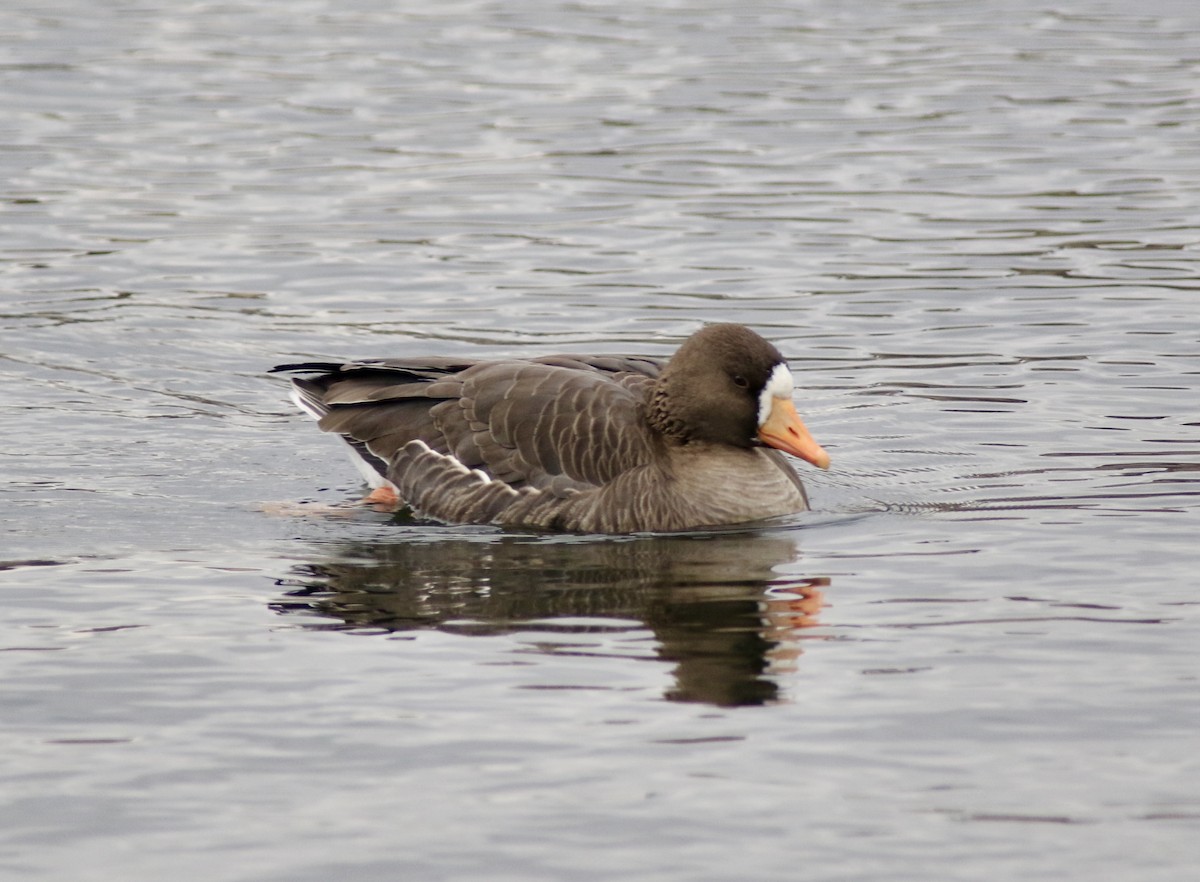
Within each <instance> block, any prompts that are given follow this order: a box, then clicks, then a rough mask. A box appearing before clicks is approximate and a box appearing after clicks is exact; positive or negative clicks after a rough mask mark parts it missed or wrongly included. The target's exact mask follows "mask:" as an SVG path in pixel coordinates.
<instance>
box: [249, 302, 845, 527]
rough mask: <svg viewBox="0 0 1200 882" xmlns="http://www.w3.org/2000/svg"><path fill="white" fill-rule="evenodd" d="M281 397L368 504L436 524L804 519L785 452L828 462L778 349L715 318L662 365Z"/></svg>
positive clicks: (356, 372)
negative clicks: (341, 455) (337, 447)
mask: <svg viewBox="0 0 1200 882" xmlns="http://www.w3.org/2000/svg"><path fill="white" fill-rule="evenodd" d="M272 371H273V372H276V371H279V372H287V373H292V374H304V375H308V376H294V377H293V378H292V400H293V401H294V402H295V403H296V404H297V406H298V407H299V408H300V409H301V410H302V411H304V412H305V413H307V414H308V415H310V416H311V417H313V418H314V419H316V420H317V424H318V426H319V428H321V429H322V430H324V431H326V432H331V433H334V434H337V435H340V436H341V438H342V439H343V440H344V441H345V442H346V443H347V444H348V445H349V447H350V450H351V452H352V453H353V454H354V458H355V460H356V463H357V464H358V465H359V467H360V471H361V472H362V474H363V477H364V478H365V479H366V481H367V483H368V484H369V485H370V486H371V487H372V488H373V492H372V493H371V495H370V496H368V497H367V498H368V500H371V501H376V502H385V503H390V504H392V505H395V506H401V505H406V506H408V507H409V508H411V509H412V510H414V511H415V512H418V513H419V514H421V515H423V516H426V517H430V518H433V519H435V520H438V521H442V522H446V523H460V524H463V523H469V524H496V525H502V526H510V527H528V528H535V529H542V530H554V531H567V532H580V533H614V534H616V533H634V532H678V531H682V530H695V529H700V528H706V527H719V526H726V525H732V524H742V523H747V522H751V521H758V520H763V519H766V518H773V517H779V516H782V515H789V514H794V513H796V512H801V511H805V510H807V509H808V498H807V496H806V495H805V492H804V485H803V484H802V483H801V480H800V476H799V475H798V474H797V473H796V471H795V470H794V469H793V468H792V466H791V464H790V463H789V462H788V460H787V459H786V458H785V457H784V456H783V453H787V454H791V455H792V456H796V457H799V458H800V459H803V460H806V461H807V462H809V463H811V464H812V465H814V466H816V467H818V468H821V469H826V468H828V467H829V455H828V454H827V453H826V452H825V450H824V449H822V448H821V446H820V445H819V444H817V442H816V441H815V440H814V439H813V437H812V435H811V434H809V431H808V429H807V428H806V427H805V425H804V423H803V422H802V421H801V419H800V416H799V414H798V413H797V412H796V408H795V405H794V404H793V403H792V392H793V380H792V374H791V372H790V371H789V369H788V366H787V362H786V361H785V359H784V357H783V356H782V355H781V354H780V352H779V350H778V349H776V348H775V346H773V345H772V344H771V343H769V342H768V341H766V340H765V339H763V338H762V337H761V336H759V335H758V334H757V333H756V332H754V331H753V330H751V329H750V328H748V327H746V326H744V325H740V324H712V325H707V326H705V327H703V328H702V329H701V330H699V331H697V332H696V333H695V334H693V335H692V336H691V337H689V338H688V339H687V340H685V341H684V342H683V344H682V345H681V346H680V347H679V349H678V350H677V351H676V352H675V354H674V355H673V356H672V357H671V358H670V359H669V360H666V361H664V360H662V359H656V358H646V357H636V356H635V357H629V356H612V355H552V356H543V357H539V358H531V359H507V358H506V359H497V360H490V361H464V360H459V359H454V358H446V357H431V358H411V359H409V358H394V359H367V360H362V361H352V362H348V363H344V364H339V363H331V362H306V363H301V364H283V365H278V366H277V367H275V368H273V369H272Z"/></svg>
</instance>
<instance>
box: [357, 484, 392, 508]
mask: <svg viewBox="0 0 1200 882" xmlns="http://www.w3.org/2000/svg"><path fill="white" fill-rule="evenodd" d="M363 505H369V506H371V508H373V509H375V510H376V511H387V512H390V511H395V510H396V509H398V508H399V507H400V497H399V496H397V495H396V491H395V489H394V488H392V487H388V486H384V487H376V488H375V489H374V490H372V491H371V492H370V494H368V496H367V498H366V499H364V500H363Z"/></svg>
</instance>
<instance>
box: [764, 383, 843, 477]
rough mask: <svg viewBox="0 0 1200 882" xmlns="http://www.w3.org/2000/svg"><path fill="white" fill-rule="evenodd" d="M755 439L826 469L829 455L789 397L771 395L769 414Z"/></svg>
mask: <svg viewBox="0 0 1200 882" xmlns="http://www.w3.org/2000/svg"><path fill="white" fill-rule="evenodd" d="M758 440H759V441H761V442H762V443H763V444H766V445H767V446H768V447H774V448H775V449H777V450H782V451H783V452H784V453H790V454H791V455H792V456H798V457H800V458H801V459H802V460H804V461H805V462H811V463H812V464H813V465H815V466H816V467H817V468H819V469H827V468H829V454H828V453H826V452H825V449H824V448H823V447H821V445H820V444H818V443H817V442H816V441H815V440H814V439H813V436H812V435H810V434H809V432H808V428H807V427H806V426H805V425H804V423H803V421H802V420H801V419H800V414H798V413H796V405H794V404H792V402H791V400H790V399H788V398H772V399H771V413H770V414H768V415H767V418H766V420H765V421H764V422H763V424H762V425H761V426H760V427H759V429H758Z"/></svg>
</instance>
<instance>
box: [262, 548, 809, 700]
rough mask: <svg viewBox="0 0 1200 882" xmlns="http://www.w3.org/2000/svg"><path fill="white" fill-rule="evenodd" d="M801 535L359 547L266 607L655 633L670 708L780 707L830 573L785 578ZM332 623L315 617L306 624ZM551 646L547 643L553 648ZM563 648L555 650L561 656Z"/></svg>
mask: <svg viewBox="0 0 1200 882" xmlns="http://www.w3.org/2000/svg"><path fill="white" fill-rule="evenodd" d="M796 553H797V549H796V542H795V534H791V535H788V534H780V533H775V534H771V533H747V532H739V533H729V534H716V535H713V534H707V535H704V536H656V537H626V538H620V539H614V538H613V537H605V538H602V539H601V538H584V537H557V538H554V539H549V538H546V537H537V536H528V535H526V536H521V535H499V536H497V535H496V534H494V533H491V534H486V535H482V536H479V537H468V538H463V537H461V536H459V537H457V538H449V537H448V538H437V537H430V535H429V534H428V533H424V534H422V536H421V537H420V538H417V537H408V541H388V542H384V543H379V544H371V545H364V544H360V545H352V546H347V547H345V548H343V549H340V551H339V553H338V554H337V555H336V556H332V557H331V559H329V560H325V561H320V562H313V563H309V564H306V565H303V566H300V567H297V568H296V570H295V574H294V575H295V577H294V578H292V579H289V580H287V582H286V583H285V584H286V585H288V586H290V590H288V591H287V592H286V594H285V596H284V598H282V599H280V600H278V601H277V602H275V603H273V604H272V608H273V609H274V610H275V611H277V612H278V613H280V614H283V615H299V616H306V617H308V618H309V619H310V621H308V622H306V623H305V624H306V626H307V627H311V628H323V629H341V630H351V631H356V632H377V631H384V632H397V631H410V630H420V629H438V630H441V631H446V632H453V633H459V634H473V635H496V634H506V633H512V632H516V631H520V632H522V633H529V632H543V633H553V634H556V635H564V634H573V633H574V634H588V633H591V634H595V633H601V634H604V635H609V636H610V637H614V638H617V639H619V638H620V637H621V636H622V635H623V634H629V633H634V634H636V633H638V632H642V631H643V630H644V629H649V630H651V631H652V632H653V634H654V637H655V649H654V657H656V658H659V659H662V660H666V661H671V662H674V663H675V669H674V685H673V687H672V688H671V689H670V690H669V691H668V692H667V693H666V696H665V697H667V698H669V699H671V700H675V701H689V702H704V703H708V704H713V705H719V706H725V707H729V706H736V705H758V704H766V703H770V702H775V701H778V700H779V699H780V694H779V687H778V684H777V682H776V681H775V679H774V678H773V676H774V675H776V674H779V673H782V672H785V671H787V670H788V669H790V668H791V667H792V666H793V665H794V661H795V658H796V657H797V656H799V655H800V641H801V636H800V634H801V631H802V630H803V629H805V628H809V627H811V626H813V625H815V624H817V620H816V617H817V613H818V611H819V610H820V608H821V605H822V603H823V600H822V590H821V589H822V588H824V587H825V586H827V585H828V579H825V578H809V579H797V578H784V577H780V576H777V575H776V572H775V570H776V568H777V567H778V566H780V565H781V564H785V563H788V562H791V561H793V560H794V559H795V557H796ZM314 617H316V618H319V619H328V620H333V621H325V622H320V621H311V619H312V618H314ZM561 646H562V644H561V643H559V644H556V643H555V642H554V641H551V640H547V641H546V642H545V643H544V644H539V648H541V649H543V650H544V651H547V652H554V651H558V649H557V648H561ZM556 647H557V648H556Z"/></svg>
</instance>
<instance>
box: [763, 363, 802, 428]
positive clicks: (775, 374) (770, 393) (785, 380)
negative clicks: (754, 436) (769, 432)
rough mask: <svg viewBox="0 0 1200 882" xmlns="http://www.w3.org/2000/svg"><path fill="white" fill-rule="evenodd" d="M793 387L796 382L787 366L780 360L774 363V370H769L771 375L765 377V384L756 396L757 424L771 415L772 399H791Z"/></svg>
mask: <svg viewBox="0 0 1200 882" xmlns="http://www.w3.org/2000/svg"><path fill="white" fill-rule="evenodd" d="M795 388H796V383H795V381H793V380H792V372H791V371H789V370H788V366H787V365H786V364H783V363H782V362H780V363H779V364H777V365H775V370H773V371H771V376H770V377H768V378H767V385H765V386H763V390H762V394H760V395H759V396H758V424H759V426H761V425H762V424H763V423H765V422H766V421H767V417H769V416H770V415H771V404H772V400H773V399H775V398H786V399H787V400H788V401H791V400H792V391H793V390H794V389H795Z"/></svg>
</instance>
